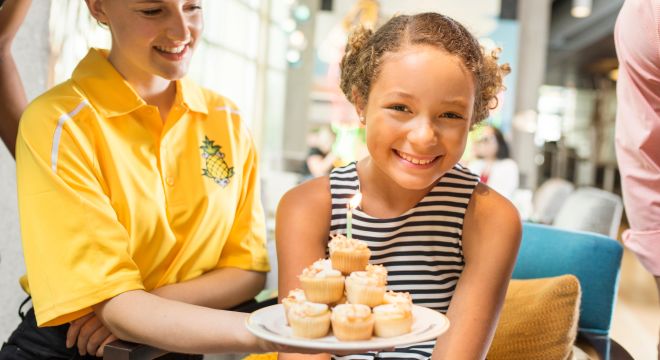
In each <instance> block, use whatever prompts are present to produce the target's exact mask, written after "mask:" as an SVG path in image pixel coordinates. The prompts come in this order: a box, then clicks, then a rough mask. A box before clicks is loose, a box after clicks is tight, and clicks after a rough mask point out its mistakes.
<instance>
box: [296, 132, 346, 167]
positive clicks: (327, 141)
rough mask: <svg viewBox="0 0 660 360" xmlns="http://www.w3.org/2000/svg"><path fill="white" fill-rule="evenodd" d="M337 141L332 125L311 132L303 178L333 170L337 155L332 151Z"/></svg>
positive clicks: (308, 139)
mask: <svg viewBox="0 0 660 360" xmlns="http://www.w3.org/2000/svg"><path fill="white" fill-rule="evenodd" d="M334 142H335V133H334V132H333V131H332V129H331V128H330V126H328V125H324V126H321V127H319V128H318V129H316V130H315V131H313V132H312V133H311V134H309V136H308V138H307V146H309V152H308V153H307V158H305V162H304V163H303V169H302V175H303V179H310V178H315V177H318V176H323V175H328V174H329V173H330V170H332V168H333V166H334V164H335V161H337V156H336V155H335V154H334V153H333V152H332V145H333V144H334Z"/></svg>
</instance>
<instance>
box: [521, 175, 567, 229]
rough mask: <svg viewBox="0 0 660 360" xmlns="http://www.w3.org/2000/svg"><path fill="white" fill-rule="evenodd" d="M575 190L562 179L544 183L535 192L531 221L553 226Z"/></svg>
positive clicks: (549, 180)
mask: <svg viewBox="0 0 660 360" xmlns="http://www.w3.org/2000/svg"><path fill="white" fill-rule="evenodd" d="M573 189H574V186H573V184H572V183H570V182H569V181H567V180H564V179H560V178H552V179H548V180H546V181H545V182H543V184H541V186H539V188H538V189H536V191H535V192H534V196H533V198H532V214H531V215H530V217H529V218H530V220H531V221H533V222H537V223H541V224H551V223H552V221H553V220H554V218H555V216H557V212H559V209H560V208H561V206H562V205H563V204H564V201H566V199H567V198H568V195H569V194H570V193H571V192H573Z"/></svg>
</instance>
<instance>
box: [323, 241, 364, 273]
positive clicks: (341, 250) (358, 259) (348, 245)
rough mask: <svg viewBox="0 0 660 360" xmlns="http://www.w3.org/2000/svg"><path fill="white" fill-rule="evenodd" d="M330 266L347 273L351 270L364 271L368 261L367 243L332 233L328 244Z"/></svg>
mask: <svg viewBox="0 0 660 360" xmlns="http://www.w3.org/2000/svg"><path fill="white" fill-rule="evenodd" d="M328 248H329V249H330V260H332V267H334V268H335V269H337V270H339V271H341V273H342V274H344V275H348V274H350V273H352V272H353V271H364V270H365V269H366V267H367V264H368V263H369V257H370V256H371V250H369V247H368V246H367V243H365V242H364V241H360V240H355V239H348V238H346V236H344V235H334V236H333V237H332V240H330V243H329V244H328Z"/></svg>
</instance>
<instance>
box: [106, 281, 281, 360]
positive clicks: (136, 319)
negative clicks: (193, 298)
mask: <svg viewBox="0 0 660 360" xmlns="http://www.w3.org/2000/svg"><path fill="white" fill-rule="evenodd" d="M94 312H95V313H96V314H97V316H99V317H100V318H101V320H102V321H103V323H104V324H105V325H106V326H107V327H108V328H109V329H110V331H111V332H112V333H113V334H115V335H116V336H117V337H119V338H120V339H123V340H127V341H134V342H139V343H143V344H148V345H151V346H155V347H158V348H161V349H165V350H168V351H175V352H181V353H218V352H251V351H257V352H261V351H266V350H268V349H266V348H265V347H266V345H265V342H260V341H259V340H258V339H257V338H256V337H254V336H253V335H252V334H251V333H250V332H249V331H248V330H247V329H246V327H245V319H246V317H247V316H248V315H247V314H243V313H236V312H232V311H223V310H215V309H209V308H205V307H201V306H196V305H190V304H185V303H182V302H179V301H173V300H168V299H165V298H162V297H160V296H156V295H153V294H150V293H148V292H145V291H142V290H134V291H127V292H125V293H122V294H120V295H117V296H115V297H114V298H112V299H110V300H107V301H105V302H102V303H100V304H98V305H96V306H94Z"/></svg>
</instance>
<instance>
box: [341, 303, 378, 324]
mask: <svg viewBox="0 0 660 360" xmlns="http://www.w3.org/2000/svg"><path fill="white" fill-rule="evenodd" d="M332 317H333V319H335V320H338V321H349V322H350V321H364V320H369V319H370V318H371V308H370V307H368V306H367V305H363V304H340V305H337V306H335V307H334V308H333V309H332Z"/></svg>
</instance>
